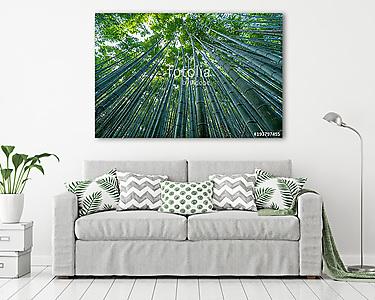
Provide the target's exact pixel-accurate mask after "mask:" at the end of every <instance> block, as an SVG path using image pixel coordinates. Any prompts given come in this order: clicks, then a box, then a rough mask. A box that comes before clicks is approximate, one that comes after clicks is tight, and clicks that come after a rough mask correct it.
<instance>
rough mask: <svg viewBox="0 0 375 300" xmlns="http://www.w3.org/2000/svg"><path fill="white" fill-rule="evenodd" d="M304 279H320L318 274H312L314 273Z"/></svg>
mask: <svg viewBox="0 0 375 300" xmlns="http://www.w3.org/2000/svg"><path fill="white" fill-rule="evenodd" d="M306 279H320V276H314V275H311V276H306Z"/></svg>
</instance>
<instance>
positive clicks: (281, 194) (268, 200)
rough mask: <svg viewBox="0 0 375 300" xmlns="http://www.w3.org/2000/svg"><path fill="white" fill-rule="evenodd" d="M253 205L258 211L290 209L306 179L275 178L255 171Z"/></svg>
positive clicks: (264, 172) (266, 173)
mask: <svg viewBox="0 0 375 300" xmlns="http://www.w3.org/2000/svg"><path fill="white" fill-rule="evenodd" d="M255 173H256V175H257V180H256V183H255V191H254V194H255V203H256V205H257V208H258V209H262V208H272V209H277V210H281V209H291V208H293V207H294V203H295V201H296V198H297V196H298V194H299V192H300V191H301V189H302V188H303V185H304V184H305V182H306V181H307V178H289V177H276V176H273V175H271V174H270V173H268V172H266V171H263V170H261V169H256V170H255Z"/></svg>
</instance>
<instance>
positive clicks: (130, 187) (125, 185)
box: [117, 171, 168, 210]
mask: <svg viewBox="0 0 375 300" xmlns="http://www.w3.org/2000/svg"><path fill="white" fill-rule="evenodd" d="M117 179H118V181H119V187H120V201H119V204H118V210H135V209H148V210H157V209H158V208H159V207H160V206H161V186H160V183H161V182H163V181H165V180H167V179H168V176H164V175H141V174H136V173H130V172H119V171H117Z"/></svg>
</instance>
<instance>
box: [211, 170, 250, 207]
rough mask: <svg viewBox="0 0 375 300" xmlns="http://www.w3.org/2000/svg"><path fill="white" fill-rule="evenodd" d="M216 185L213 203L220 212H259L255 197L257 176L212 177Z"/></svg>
mask: <svg viewBox="0 0 375 300" xmlns="http://www.w3.org/2000/svg"><path fill="white" fill-rule="evenodd" d="M209 179H210V180H211V181H212V182H213V183H214V189H213V191H214V193H213V200H212V203H213V204H214V207H215V208H216V209H219V210H223V209H239V210H252V211H257V208H256V205H255V197H254V186H255V182H256V175H255V174H241V175H240V174H238V175H211V176H209Z"/></svg>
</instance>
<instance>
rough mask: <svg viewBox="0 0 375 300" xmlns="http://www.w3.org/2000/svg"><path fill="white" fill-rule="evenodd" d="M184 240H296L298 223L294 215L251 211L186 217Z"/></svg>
mask: <svg viewBox="0 0 375 300" xmlns="http://www.w3.org/2000/svg"><path fill="white" fill-rule="evenodd" d="M188 239H189V240H193V241H199V240H290V241H297V240H298V239H299V220H298V218H297V217H295V216H269V217H268V216H258V214H257V213H256V212H252V211H240V210H227V211H217V212H213V213H208V214H204V215H194V216H190V217H189V218H188Z"/></svg>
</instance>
